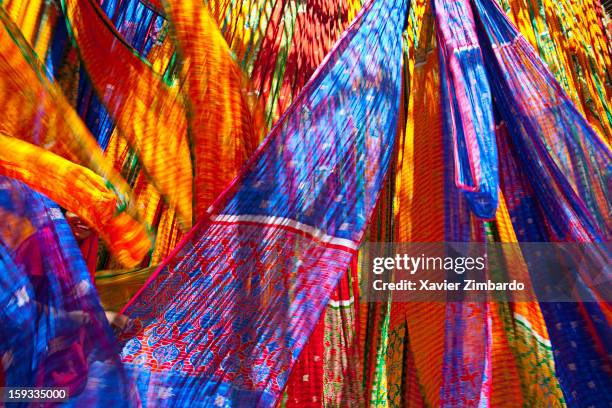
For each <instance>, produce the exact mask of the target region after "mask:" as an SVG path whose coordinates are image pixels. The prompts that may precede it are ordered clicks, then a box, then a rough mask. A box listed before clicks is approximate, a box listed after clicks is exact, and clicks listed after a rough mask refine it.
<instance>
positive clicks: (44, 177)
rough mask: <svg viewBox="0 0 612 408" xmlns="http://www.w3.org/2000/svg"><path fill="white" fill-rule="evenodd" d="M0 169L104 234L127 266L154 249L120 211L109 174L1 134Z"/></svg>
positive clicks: (0, 171)
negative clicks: (106, 178) (110, 185)
mask: <svg viewBox="0 0 612 408" xmlns="http://www.w3.org/2000/svg"><path fill="white" fill-rule="evenodd" d="M0 146H2V149H0V174H2V175H5V176H8V177H12V178H15V179H17V180H20V181H23V182H24V183H25V184H27V185H29V186H30V187H31V188H32V189H34V190H36V191H38V192H40V193H42V194H44V195H46V196H47V197H49V198H50V199H51V200H53V201H55V202H56V203H57V204H59V205H60V206H62V207H63V208H65V209H67V210H68V211H70V212H73V213H75V214H77V215H78V216H79V217H80V218H81V219H82V220H83V221H85V222H86V223H87V224H89V225H90V226H91V227H93V229H94V230H95V231H96V232H97V233H98V234H99V235H100V237H101V238H102V239H103V240H104V241H105V243H106V244H107V245H108V247H109V248H110V250H111V252H112V253H113V254H114V255H115V256H116V257H117V259H118V260H119V261H120V262H122V263H123V264H124V265H125V266H134V265H136V264H138V262H139V261H140V260H141V259H142V258H143V257H144V256H145V255H146V253H147V251H148V250H149V249H150V241H149V240H148V239H147V234H146V232H145V230H144V228H143V227H142V225H140V224H139V223H138V222H136V221H135V220H133V219H131V218H129V216H128V215H127V214H126V213H123V212H122V213H119V214H116V210H117V204H118V201H119V200H118V198H117V196H116V194H115V193H114V192H113V191H111V190H110V189H109V188H108V187H107V186H106V183H105V181H104V179H103V178H102V177H100V176H98V175H97V174H95V173H94V172H93V171H91V170H89V169H87V168H85V167H82V166H79V165H77V164H74V163H72V162H70V161H68V160H66V159H63V158H61V157H60V156H57V155H56V154H53V153H51V152H48V151H46V150H44V149H42V148H40V147H37V146H34V145H32V144H30V143H27V142H24V141H21V140H19V139H15V138H13V137H10V136H6V135H3V134H1V133H0Z"/></svg>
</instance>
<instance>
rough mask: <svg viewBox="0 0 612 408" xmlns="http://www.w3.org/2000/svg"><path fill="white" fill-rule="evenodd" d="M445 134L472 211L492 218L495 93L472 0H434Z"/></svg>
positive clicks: (495, 174)
mask: <svg viewBox="0 0 612 408" xmlns="http://www.w3.org/2000/svg"><path fill="white" fill-rule="evenodd" d="M434 11H435V16H436V33H437V38H438V49H439V52H440V53H441V60H443V61H446V63H445V64H443V65H442V66H441V68H443V69H444V71H443V72H441V75H442V76H443V77H444V78H447V79H448V80H447V82H444V83H443V84H442V85H443V86H445V87H446V88H445V89H444V93H446V94H448V96H447V98H446V99H444V102H443V106H444V109H443V113H444V117H445V121H447V122H448V127H447V128H446V132H448V133H449V134H451V135H452V138H451V140H452V143H453V146H454V163H455V171H454V173H455V177H456V184H457V187H459V188H460V189H461V190H462V191H464V194H465V196H466V197H467V199H468V202H469V203H470V207H471V208H472V210H473V211H474V213H475V214H476V215H477V216H479V217H482V218H493V217H494V216H495V211H496V210H497V201H498V199H497V189H498V186H499V181H498V180H499V175H498V169H497V147H496V144H495V128H494V123H493V97H492V95H491V90H490V89H489V82H488V80H487V74H486V71H485V68H484V62H483V56H482V52H481V51H480V47H479V44H478V37H477V35H476V26H475V23H474V17H473V15H472V11H471V7H470V3H469V1H468V0H444V1H443V0H435V1H434Z"/></svg>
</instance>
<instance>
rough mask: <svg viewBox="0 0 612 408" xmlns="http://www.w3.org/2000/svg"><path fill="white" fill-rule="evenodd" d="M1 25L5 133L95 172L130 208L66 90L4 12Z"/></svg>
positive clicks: (124, 186)
mask: <svg viewBox="0 0 612 408" xmlns="http://www.w3.org/2000/svg"><path fill="white" fill-rule="evenodd" d="M0 21H1V22H2V26H0V86H1V87H2V94H1V95H0V107H1V108H2V113H3V116H2V121H1V122H0V130H1V131H2V132H3V133H5V134H8V135H11V136H13V137H15V138H18V139H21V140H24V141H27V142H29V143H32V144H35V145H37V146H41V147H44V148H45V149H46V150H49V151H51V152H53V153H56V154H58V155H60V156H62V157H64V158H66V159H68V160H71V161H74V162H76V163H79V164H81V165H84V166H86V167H88V168H90V169H92V170H94V171H95V172H96V173H97V174H99V175H101V176H103V177H105V178H106V179H107V180H108V181H109V182H111V183H112V185H113V189H114V190H115V191H116V192H117V193H118V194H119V195H120V197H121V199H122V200H123V201H124V202H127V201H128V199H129V197H130V189H129V186H128V185H127V184H126V183H125V181H124V180H123V179H122V178H121V177H120V176H119V175H118V174H117V173H116V172H115V171H114V170H113V168H112V165H110V164H109V163H108V162H107V161H106V160H104V158H103V155H102V151H101V149H100V148H99V147H98V145H97V144H96V141H95V140H94V139H93V137H92V136H91V134H90V133H89V131H88V130H87V128H86V127H85V125H84V124H83V122H82V121H81V120H80V118H79V117H78V115H77V114H76V112H75V111H74V109H72V108H71V107H70V105H69V104H68V102H67V101H66V99H65V97H64V95H63V94H62V92H61V90H60V89H58V87H57V86H56V85H55V84H54V83H51V82H50V81H49V80H48V78H47V77H46V76H45V73H44V69H43V68H42V66H41V65H40V61H38V59H37V57H36V55H35V54H34V53H33V50H32V49H31V48H30V47H29V45H28V44H27V42H26V41H25V40H24V38H23V37H22V36H21V34H20V32H19V30H18V28H17V27H16V26H15V25H14V24H13V22H12V21H11V20H10V18H9V17H8V16H7V15H6V13H5V12H4V9H3V8H0ZM34 96H35V98H34Z"/></svg>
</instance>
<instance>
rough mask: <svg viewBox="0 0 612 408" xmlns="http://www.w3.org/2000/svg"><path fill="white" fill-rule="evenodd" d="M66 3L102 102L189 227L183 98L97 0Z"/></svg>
mask: <svg viewBox="0 0 612 408" xmlns="http://www.w3.org/2000/svg"><path fill="white" fill-rule="evenodd" d="M64 4H65V7H64V11H65V12H66V15H67V18H68V24H69V28H70V32H71V34H72V35H73V36H74V38H75V39H76V43H77V47H78V50H79V53H80V55H81V58H82V60H83V63H84V65H85V68H86V70H87V73H88V75H89V78H91V80H92V84H93V86H94V88H95V89H96V92H97V94H98V96H99V97H100V99H101V101H102V103H103V104H104V105H105V106H106V108H107V109H108V112H109V113H110V115H111V116H112V117H113V118H114V119H115V121H116V122H117V126H118V127H119V128H120V129H121V134H122V135H123V136H124V137H125V138H126V139H127V141H128V142H129V144H130V145H131V147H132V148H133V149H134V150H135V152H136V155H137V156H138V158H139V160H140V162H141V163H142V165H143V167H144V170H145V171H146V172H147V173H148V174H149V175H150V177H151V179H152V183H153V184H154V185H156V186H157V187H158V189H159V190H160V192H161V193H162V194H163V195H164V197H166V199H167V200H168V202H169V204H170V206H171V207H173V208H174V207H176V208H177V211H178V213H179V215H180V216H181V217H182V220H183V222H184V223H185V225H186V226H189V225H191V218H192V210H191V201H192V198H191V191H192V174H191V171H192V170H191V158H190V153H189V143H188V139H187V118H186V113H185V106H184V104H183V101H182V100H181V98H180V97H179V96H178V95H177V93H176V89H172V88H168V86H167V85H166V84H165V83H164V81H163V80H162V78H161V77H160V76H158V75H157V74H156V73H155V72H154V71H153V70H152V69H151V67H150V66H148V65H147V64H146V63H145V62H144V61H142V60H141V59H139V58H138V57H137V56H136V55H134V52H133V50H131V49H130V47H129V46H128V45H127V44H125V43H124V42H122V38H121V36H120V35H119V34H118V33H117V32H116V31H114V30H112V23H110V22H109V21H108V20H107V19H106V16H105V15H104V13H103V12H102V10H101V9H100V8H99V6H98V5H97V4H96V3H95V2H94V1H93V0H86V1H72V0H68V1H65V2H64ZM109 63H112V66H111V67H110V68H109V66H108V64H109Z"/></svg>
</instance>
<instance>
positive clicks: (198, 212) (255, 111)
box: [165, 0, 264, 217]
mask: <svg viewBox="0 0 612 408" xmlns="http://www.w3.org/2000/svg"><path fill="white" fill-rule="evenodd" d="M165 4H166V12H167V15H168V16H169V18H170V27H171V31H172V33H173V35H174V36H175V37H176V45H177V50H178V53H179V55H180V57H181V58H182V60H183V61H184V62H185V63H184V65H183V66H182V71H181V73H180V76H181V78H182V80H183V81H184V82H185V84H184V86H185V87H186V88H187V90H186V94H187V96H188V98H189V102H188V106H189V116H188V119H189V123H188V124H189V132H190V135H191V138H192V149H193V151H192V155H193V160H194V166H195V168H194V205H195V217H200V216H202V215H203V214H204V213H205V212H206V211H207V210H208V208H209V206H210V205H211V204H212V203H213V201H214V200H215V199H216V198H217V197H218V196H219V194H221V192H222V191H223V189H224V188H225V187H226V186H227V184H229V183H230V182H231V181H232V180H233V179H234V177H236V175H237V174H238V171H239V170H240V168H241V167H242V165H243V164H244V162H245V161H246V160H247V159H248V158H249V157H250V156H251V154H252V153H253V151H254V150H255V148H256V147H257V145H258V144H259V141H260V139H261V137H260V134H261V133H263V131H264V124H263V117H261V113H262V112H261V110H260V109H259V106H258V101H257V99H256V98H254V95H253V94H252V93H251V94H250V95H249V93H247V92H246V90H247V89H248V84H247V81H246V78H244V76H243V74H242V72H241V70H240V67H239V66H238V64H237V63H236V62H235V61H234V60H233V59H232V57H231V55H230V50H229V48H228V46H227V43H226V42H225V40H224V38H223V36H222V35H221V33H220V32H219V29H218V28H217V24H216V23H215V21H214V20H213V19H212V17H211V16H210V15H209V13H208V11H207V10H206V8H205V7H204V6H203V5H202V3H201V2H200V1H195V0H189V1H180V2H174V1H169V2H167V3H165ZM220 161H221V162H222V163H223V166H213V165H212V164H213V163H219V162H220Z"/></svg>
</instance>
